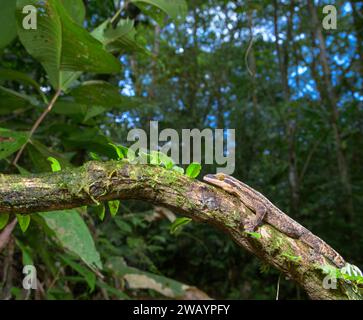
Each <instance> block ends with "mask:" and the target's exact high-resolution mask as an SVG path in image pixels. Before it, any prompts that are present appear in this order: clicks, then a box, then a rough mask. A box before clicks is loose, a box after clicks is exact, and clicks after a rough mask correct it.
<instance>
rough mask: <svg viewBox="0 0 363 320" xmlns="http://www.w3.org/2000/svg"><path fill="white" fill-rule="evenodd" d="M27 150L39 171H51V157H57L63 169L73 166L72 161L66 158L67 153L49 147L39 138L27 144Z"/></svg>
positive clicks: (34, 166)
mask: <svg viewBox="0 0 363 320" xmlns="http://www.w3.org/2000/svg"><path fill="white" fill-rule="evenodd" d="M27 151H28V153H29V156H30V159H31V160H32V162H33V168H35V169H36V170H37V171H39V172H44V171H47V172H48V171H51V168H50V167H49V160H47V159H48V158H49V157H51V158H55V159H57V161H58V162H59V164H60V166H61V168H63V169H64V168H69V167H72V165H71V163H70V162H69V160H68V159H67V158H66V156H67V154H66V153H59V152H56V151H54V150H52V149H49V148H47V147H46V146H45V145H43V144H42V143H40V142H39V141H37V140H34V139H32V140H31V142H30V144H28V146H27Z"/></svg>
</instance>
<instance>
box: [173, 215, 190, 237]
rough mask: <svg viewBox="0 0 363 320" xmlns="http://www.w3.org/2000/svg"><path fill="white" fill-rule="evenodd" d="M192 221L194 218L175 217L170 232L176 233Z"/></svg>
mask: <svg viewBox="0 0 363 320" xmlns="http://www.w3.org/2000/svg"><path fill="white" fill-rule="evenodd" d="M191 221H192V219H190V218H185V217H182V218H177V219H175V221H174V222H173V223H172V225H171V226H170V233H171V234H174V233H176V232H177V231H178V230H180V229H181V228H182V227H184V226H186V225H187V224H188V223H190V222H191Z"/></svg>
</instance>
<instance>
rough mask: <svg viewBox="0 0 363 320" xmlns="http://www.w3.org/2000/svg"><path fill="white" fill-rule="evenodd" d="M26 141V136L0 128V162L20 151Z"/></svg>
mask: <svg viewBox="0 0 363 320" xmlns="http://www.w3.org/2000/svg"><path fill="white" fill-rule="evenodd" d="M26 141H27V135H26V134H24V133H19V132H15V131H11V130H8V129H4V128H0V160H1V159H4V158H6V157H8V156H10V155H11V154H13V153H14V152H16V151H18V150H19V149H20V148H21V147H22V145H23V144H24V143H25V142H26Z"/></svg>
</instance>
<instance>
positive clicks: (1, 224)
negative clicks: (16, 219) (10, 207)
mask: <svg viewBox="0 0 363 320" xmlns="http://www.w3.org/2000/svg"><path fill="white" fill-rule="evenodd" d="M9 218H10V216H9V214H7V213H0V230H2V229H4V228H5V227H6V225H7V224H8V222H9Z"/></svg>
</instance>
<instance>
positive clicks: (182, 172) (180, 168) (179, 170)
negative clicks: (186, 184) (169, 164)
mask: <svg viewBox="0 0 363 320" xmlns="http://www.w3.org/2000/svg"><path fill="white" fill-rule="evenodd" d="M172 170H173V171H175V172H178V173H180V174H184V169H183V168H182V167H178V166H174V167H173V168H172Z"/></svg>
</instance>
